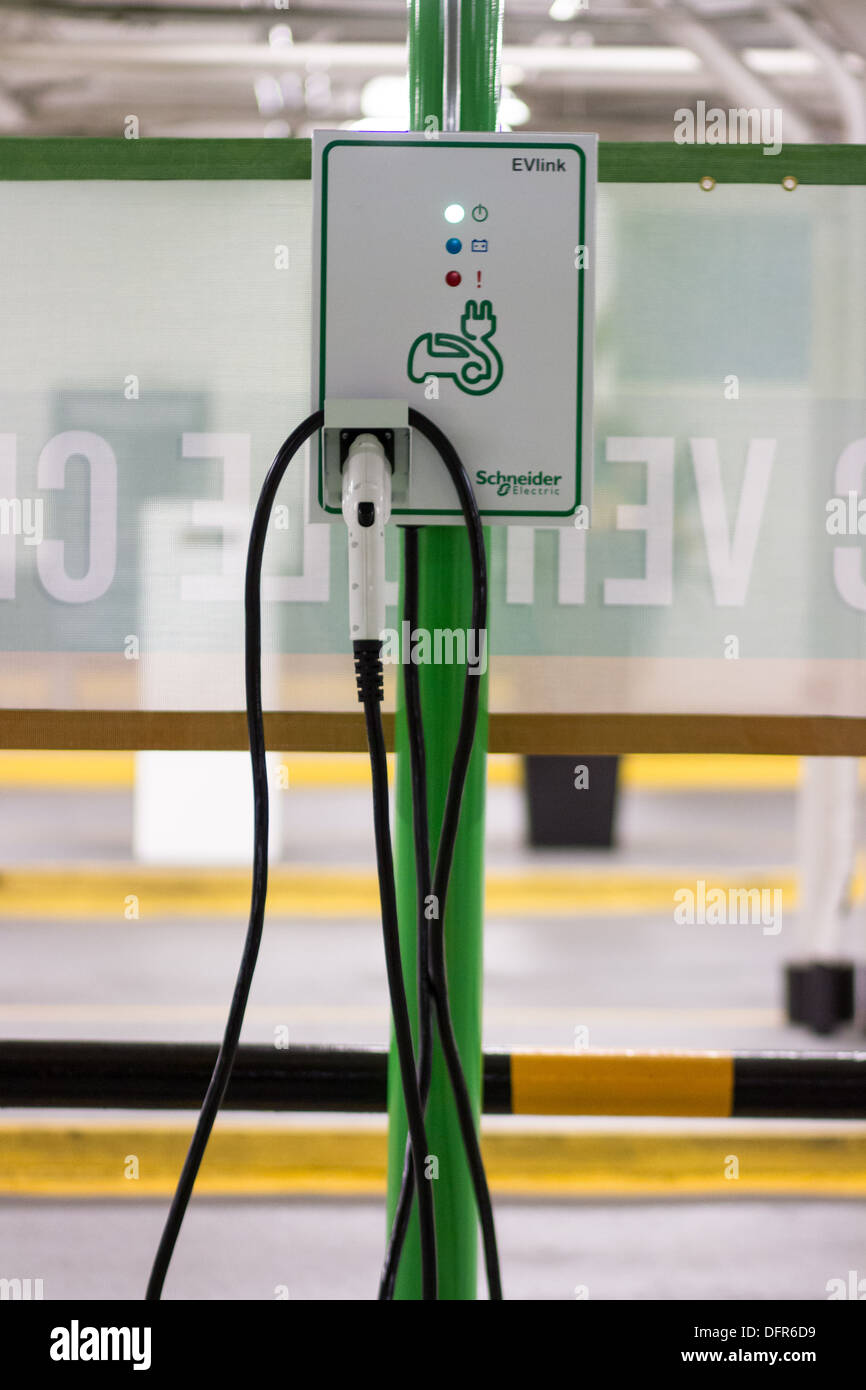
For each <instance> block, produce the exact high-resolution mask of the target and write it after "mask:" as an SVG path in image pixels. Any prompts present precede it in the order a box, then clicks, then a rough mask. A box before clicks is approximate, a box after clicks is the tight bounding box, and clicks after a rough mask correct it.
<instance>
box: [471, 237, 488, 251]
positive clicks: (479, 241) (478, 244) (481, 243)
mask: <svg viewBox="0 0 866 1390" xmlns="http://www.w3.org/2000/svg"><path fill="white" fill-rule="evenodd" d="M472 250H473V251H486V250H487V238H486V237H473V238H472Z"/></svg>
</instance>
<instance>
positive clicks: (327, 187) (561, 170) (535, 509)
mask: <svg viewBox="0 0 866 1390" xmlns="http://www.w3.org/2000/svg"><path fill="white" fill-rule="evenodd" d="M596 169H597V137H596V136H595V135H556V134H553V135H536V134H533V135H526V136H523V135H516V134H495V135H494V134H489V135H485V134H472V133H468V132H467V133H460V134H450V133H449V134H446V133H439V134H438V135H437V137H436V138H429V137H428V136H427V135H425V134H381V135H379V134H373V135H371V134H369V133H368V132H351V131H316V132H314V136H313V182H314V268H313V287H314V289H313V293H314V303H313V363H314V385H313V408H314V409H319V408H324V407H325V406H326V404H327V403H328V402H331V401H333V402H335V403H337V402H358V401H369V402H370V404H371V406H372V403H373V401H383V402H385V403H386V404H391V405H393V404H394V403H398V402H405V403H406V404H407V405H409V406H414V407H415V408H416V409H417V410H420V411H422V412H423V413H424V414H425V415H428V416H429V417H430V418H431V419H432V420H433V421H434V422H435V423H436V424H437V425H438V426H439V427H440V429H442V430H443V431H444V432H445V434H447V435H448V437H449V438H450V439H451V441H452V443H453V444H454V446H455V447H456V449H457V451H458V453H459V454H460V457H461V459H462V461H463V464H464V466H465V467H466V470H467V472H468V474H469V477H470V480H471V482H472V485H473V488H474V490H475V496H476V499H477V501H478V507H479V510H480V512H481V514H482V517H483V519H484V520H485V521H486V522H504V523H508V524H520V523H521V522H522V523H526V524H527V525H531V524H533V523H536V524H538V523H541V522H543V523H544V524H545V525H548V526H549V525H556V524H557V523H559V524H562V525H574V524H575V513H576V512H577V509H578V508H581V509H583V508H586V509H587V511H586V512H585V513H583V512H582V514H581V515H582V520H581V524H586V520H588V508H589V504H590V485H591V477H592V329H593V277H594V267H595V245H594V214H595V187H596V177H597V176H596ZM343 418H346V416H345V411H344V412H343ZM383 424H384V425H387V424H388V420H387V419H386V420H384V421H383ZM333 481H334V480H331V486H329V480H328V477H327V475H326V448H323V446H322V444H321V443H320V444H319V446H318V451H317V452H316V451H314V455H313V465H312V467H311V469H310V494H309V502H310V520H311V521H325V520H334V521H337V520H342V514H341V510H340V503H339V497H338V496H335V494H334V487H333ZM393 501H394V505H393V507H392V515H393V516H394V517H395V519H396V520H402V521H404V522H407V523H411V522H419V523H420V522H427V523H430V522H444V523H448V522H455V521H459V520H460V518H461V513H460V509H459V506H458V504H457V499H456V496H455V493H454V489H453V485H452V483H451V481H450V479H449V477H448V474H447V472H446V471H445V468H444V465H443V464H442V463H441V461H440V460H439V457H438V455H437V454H436V451H435V450H434V449H433V447H432V446H431V445H430V444H429V443H428V442H427V440H426V439H424V438H422V437H421V436H420V435H419V434H418V433H417V431H415V432H413V437H412V452H411V460H410V463H409V470H408V483H407V487H406V488H405V490H404V491H402V492H401V493H400V494H399V495H397V494H396V493H395V496H394V499H393Z"/></svg>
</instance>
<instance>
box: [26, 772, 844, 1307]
mask: <svg viewBox="0 0 866 1390" xmlns="http://www.w3.org/2000/svg"><path fill="white" fill-rule="evenodd" d="M326 826H327V830H328V834H327V838H326V837H325V835H324V833H323V832H324V830H325V827H326ZM793 826H794V803H793V797H792V796H791V795H790V794H787V793H781V792H775V793H749V794H740V793H725V794H716V795H709V794H706V795H704V794H702V795H696V794H693V793H687V794H686V793H679V794H676V795H660V794H649V793H637V792H635V793H632V794H630V795H629V797H628V798H627V799H626V800H625V802H624V804H623V807H622V815H621V819H620V848H619V849H618V850H617V852H616V855H615V856H613V858H612V859H611V857H610V856H604V855H603V854H599V853H596V852H593V853H591V854H568V853H566V854H564V855H563V854H562V853H561V852H560V853H557V854H555V855H550V854H546V855H538V854H531V853H530V852H529V851H527V850H526V849H525V848H523V845H522V827H523V808H522V802H521V796H520V793H519V791H518V789H517V788H511V787H498V788H495V789H494V790H493V791H492V792H491V796H490V804H489V814H488V858H489V862H490V863H491V864H495V865H504V864H515V865H519V864H526V865H528V866H537V865H538V864H539V863H550V862H554V863H558V864H566V865H570V866H573V865H575V864H576V863H585V864H600V863H606V864H610V863H614V864H617V863H619V864H623V865H625V864H631V865H652V866H653V867H654V868H655V869H659V868H664V867H665V866H673V865H676V866H678V867H679V866H682V867H684V868H686V869H690V870H694V872H695V873H699V872H700V870H701V869H702V868H704V869H707V870H710V869H713V868H724V867H726V866H732V865H737V866H743V867H746V868H748V867H750V866H753V865H754V866H755V867H761V868H765V867H768V866H771V865H772V866H777V865H785V864H791V862H792V859H793ZM130 844H131V798H130V797H129V795H128V794H127V793H125V792H115V791H105V792H93V793H87V794H85V793H81V792H63V793H51V794H49V793H45V792H33V793H18V792H16V793H6V794H4V796H3V797H2V799H0V860H2V861H4V862H6V863H8V864H10V865H20V864H23V863H31V864H33V863H38V862H40V861H46V860H49V859H50V860H51V861H53V862H57V861H66V862H77V861H84V860H90V861H100V860H102V861H106V860H115V861H117V860H123V859H126V858H129V857H130ZM283 857H284V858H285V859H286V860H288V861H290V862H299V863H310V862H322V863H323V864H327V863H334V862H340V863H344V864H347V865H357V864H362V865H367V866H369V865H371V864H372V862H373V860H372V847H371V843H370V827H369V813H368V801H367V795H366V794H365V793H364V792H363V791H362V790H359V791H342V792H339V791H333V790H331V791H327V792H325V791H305V790H298V791H296V792H295V793H294V794H293V796H292V797H290V798H289V803H288V809H287V815H286V825H285V849H284V856H283ZM244 926H245V924H244V923H243V922H242V921H240V920H238V921H237V922H233V921H223V922H218V923H205V922H200V921H194V920H188V919H185V920H178V921H161V922H157V923H154V924H148V923H146V922H130V923H123V924H122V925H113V924H99V925H92V924H86V923H84V924H82V923H78V922H58V921H52V922H32V921H31V922H26V923H25V922H21V923H15V922H5V923H3V924H2V925H0V960H2V961H3V962H4V966H3V971H2V981H0V1033H2V1035H3V1036H5V1037H33V1038H37V1037H43V1038H51V1037H55V1038H75V1037H77V1038H118V1039H119V1038H127V1039H139V1038H140V1039H143V1038H151V1039H157V1038H160V1039H176V1040H179V1041H180V1040H192V1039H206V1038H207V1039H216V1038H217V1037H218V1036H219V1034H220V1032H221V1027H222V1023H223V1020H224V1017H225V1010H226V1007H227V1003H228V1000H229V997H230V994H231V988H232V984H233V980H234V975H235V971H236V968H237V963H238V956H239V951H240V946H241V941H242V937H243V931H244ZM850 931H851V933H852V934H853V935H854V936H856V934H857V933H860V934H861V935H862V925H861V922H860V920H859V919H856V918H855V919H852V922H851V924H850ZM789 941H790V937H789V935H788V932H787V931H786V930H783V932H782V933H781V934H780V936H778V937H770V936H763V935H762V934H761V932H760V929H759V928H750V927H742V926H740V927H730V926H728V927H715V928H713V927H706V926H704V927H689V928H684V927H681V926H676V925H675V924H674V923H673V921H672V920H671V918H665V919H659V918H646V919H632V918H623V917H609V918H583V917H580V918H576V919H575V920H573V921H562V920H549V919H544V918H542V917H539V918H538V919H536V920H532V919H528V920H526V921H514V920H498V921H497V920H496V919H492V920H490V921H488V923H487V932H486V985H485V1041H486V1043H487V1045H488V1046H511V1045H518V1046H546V1047H558V1048H570V1047H571V1046H572V1045H573V1038H574V1030H575V1028H576V1027H579V1026H586V1027H588V1028H589V1030H590V1046H592V1047H636V1048H648V1047H676V1048H692V1047H693V1048H741V1049H754V1048H798V1049H802V1048H814V1047H819V1048H821V1047H824V1048H834V1047H837V1046H847V1047H863V1046H864V1034H863V1029H862V1025H858V1026H857V1027H852V1028H850V1029H849V1030H847V1032H846V1033H845V1034H844V1035H838V1036H837V1037H835V1038H833V1039H829V1040H827V1039H825V1040H820V1039H817V1040H816V1039H814V1038H812V1037H811V1036H809V1035H807V1034H804V1033H803V1032H802V1031H800V1030H797V1029H791V1028H789V1027H787V1026H785V1025H784V1024H783V1021H782V1017H781V1012H780V1004H781V963H782V961H783V959H784V958H785V955H786V953H787V952H788V951H789V949H790V946H789ZM277 1025H288V1027H289V1031H290V1038H291V1040H292V1041H293V1042H298V1043H299V1042H314V1041H319V1042H350V1043H351V1042H353V1043H367V1042H383V1041H385V1039H386V1038H387V1003H386V992H385V981H384V961H383V955H382V947H381V939H380V933H379V927H378V924H377V923H376V922H374V921H370V920H359V921H322V922H315V923H312V922H304V921H270V922H269V924H268V928H267V933H266V936H265V941H264V944H263V947H262V952H261V956H260V961H259V967H258V972H257V977H256V982H255V985H254V987H253V992H252V997H251V1003H250V1009H249V1014H248V1019H247V1025H246V1028H245V1033H244V1037H245V1039H246V1040H248V1041H264V1040H270V1039H271V1038H272V1037H273V1029H274V1027H275V1026H277ZM55 1113H57V1112H55ZM5 1114H6V1115H7V1117H11V1116H12V1114H13V1112H5ZM19 1114H21V1115H22V1116H24V1115H27V1116H29V1117H30V1118H32V1117H33V1115H34V1112H32V1111H30V1112H19ZM173 1118H174V1119H177V1118H178V1116H177V1115H175V1116H173ZM566 1123H573V1124H574V1125H575V1126H579V1125H580V1124H581V1122H580V1121H574V1122H566ZM661 1123H662V1122H659V1126H661ZM545 1124H547V1121H545ZM165 1207H166V1204H165V1202H157V1201H137V1202H135V1203H134V1204H133V1203H118V1202H107V1201H106V1202H90V1201H88V1202H74V1203H71V1202H65V1201H64V1202H58V1201H47V1200H46V1201H41V1200H40V1201H31V1200H27V1201H24V1200H4V1201H0V1250H2V1265H3V1268H0V1274H4V1273H7V1271H9V1272H10V1273H11V1272H13V1271H14V1272H15V1273H17V1274H18V1275H19V1276H20V1277H32V1278H42V1279H43V1280H44V1285H45V1296H46V1298H54V1297H71V1296H75V1297H82V1298H95V1297H116V1298H136V1297H139V1296H140V1295H141V1291H142V1289H143V1286H144V1283H145V1281H146V1274H147V1268H148V1263H149V1259H150V1258H151V1256H152V1253H153V1250H154V1248H155V1244H156V1241H157V1238H158V1234H159V1231H160V1228H161V1223H162V1220H163V1217H164V1213H165ZM498 1217H499V1229H500V1240H501V1246H502V1263H503V1270H504V1280H505V1289H506V1294H507V1295H509V1296H511V1297H516V1298H527V1299H535V1298H538V1299H571V1298H573V1297H574V1296H575V1295H574V1290H575V1287H576V1286H578V1285H587V1286H588V1288H589V1294H590V1297H592V1298H602V1299H607V1298H616V1299H644V1298H662V1299H677V1298H699V1299H747V1298H758V1299H762V1298H765V1299H772V1298H783V1299H820V1298H823V1297H826V1292H825V1287H826V1283H827V1281H828V1280H829V1279H831V1278H836V1277H843V1278H844V1277H847V1273H848V1271H849V1270H851V1269H855V1270H863V1272H866V1211H864V1207H863V1205H862V1204H859V1203H855V1202H852V1201H850V1200H846V1201H842V1200H840V1201H832V1200H830V1201H828V1200H823V1201H816V1202H803V1201H798V1202H792V1201H790V1200H779V1201H743V1200H740V1201H729V1202H718V1201H708V1202H703V1203H702V1202H695V1201H672V1202H667V1203H651V1202H646V1201H640V1202H629V1203H607V1202H604V1203H602V1202H595V1203H584V1202H573V1201H571V1202H566V1201H557V1202H550V1201H533V1202H517V1201H513V1200H509V1201H503V1202H500V1203H499V1204H498ZM383 1221H384V1218H383V1213H382V1210H381V1207H380V1204H379V1203H377V1202H373V1201H368V1200H364V1201H349V1200H337V1199H334V1200H321V1201H311V1200H307V1199H304V1200H303V1201H301V1200H281V1201H260V1200H243V1201H216V1200H204V1199H203V1200H197V1201H196V1202H195V1204H194V1207H193V1209H192V1210H191V1212H190V1214H189V1216H188V1218H187V1223H186V1225H185V1228H184V1233H183V1237H182V1239H181V1241H180V1244H179V1247H178V1252H177V1257H176V1263H175V1266H174V1268H173V1273H172V1279H171V1283H170V1286H169V1288H168V1294H169V1296H174V1297H183V1298H244V1299H258V1298H272V1297H274V1289H275V1288H276V1286H278V1285H286V1286H287V1287H288V1289H289V1291H290V1295H291V1296H292V1297H296V1298H315V1299H318V1298H365V1297H372V1296H373V1295H374V1292H375V1287H376V1279H377V1274H378V1267H379V1261H380V1259H381V1254H382V1247H383V1236H384V1227H383Z"/></svg>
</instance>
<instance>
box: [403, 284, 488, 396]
mask: <svg viewBox="0 0 866 1390" xmlns="http://www.w3.org/2000/svg"><path fill="white" fill-rule="evenodd" d="M460 327H461V329H462V333H447V332H428V333H421V334H419V336H418V337H417V338H416V339H415V341H414V343H413V344H412V346H411V347H410V349H409V361H408V364H407V368H406V370H407V372H408V374H409V380H410V381H414V382H419V383H421V382H424V381H426V380H427V379H428V377H431V376H435V377H440V378H450V379H451V380H452V381H453V382H454V384H455V386H457V387H458V389H459V390H461V391H465V392H466V394H467V395H469V396H486V395H487V394H488V393H489V392H490V391H494V390H495V389H496V387H497V386H498V385H499V383H500V381H501V380H502V358H501V357H500V356H499V353H498V352H497V351H496V348H495V347H494V346H493V343H492V342H491V338H492V337H493V335H494V333H495V332H496V318H495V316H494V313H493V306H492V304H491V302H490V300H489V299H482V300H481V301H480V303H479V302H478V301H477V300H475V299H467V301H466V307H465V310H464V312H463V317H462V318H461V320H460Z"/></svg>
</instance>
